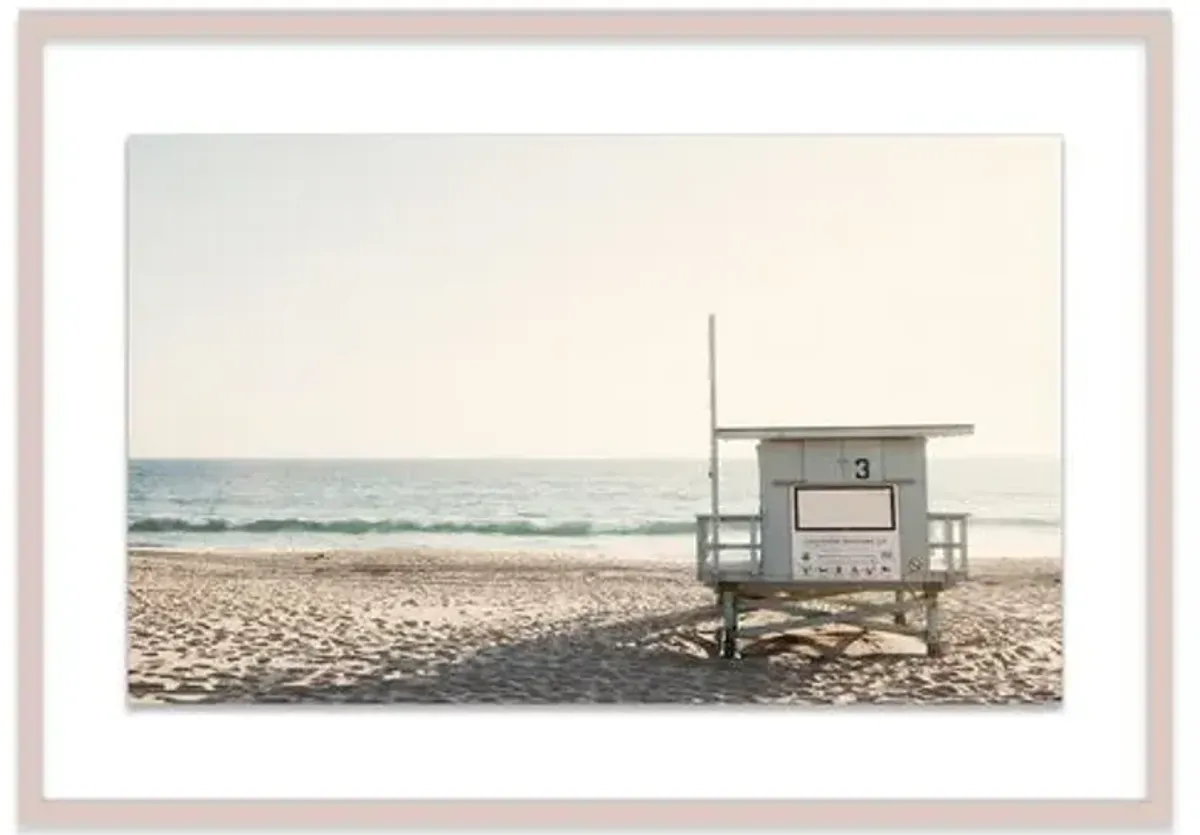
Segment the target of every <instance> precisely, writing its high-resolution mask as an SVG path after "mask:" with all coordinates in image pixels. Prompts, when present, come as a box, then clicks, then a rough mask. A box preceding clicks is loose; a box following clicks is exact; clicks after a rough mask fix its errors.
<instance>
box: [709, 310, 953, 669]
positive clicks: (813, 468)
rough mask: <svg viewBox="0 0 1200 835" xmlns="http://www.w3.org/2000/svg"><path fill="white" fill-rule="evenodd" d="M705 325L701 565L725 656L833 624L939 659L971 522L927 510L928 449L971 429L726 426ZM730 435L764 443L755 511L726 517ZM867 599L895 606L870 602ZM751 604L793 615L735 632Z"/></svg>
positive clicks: (712, 335) (712, 330)
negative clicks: (747, 644)
mask: <svg viewBox="0 0 1200 835" xmlns="http://www.w3.org/2000/svg"><path fill="white" fill-rule="evenodd" d="M708 327H709V389H710V400H709V403H710V409H709V412H710V430H711V436H710V468H709V479H710V482H711V490H712V493H711V498H712V507H711V512H710V513H708V514H704V515H701V516H698V517H697V528H696V564H697V576H698V578H699V579H700V580H701V581H702V582H704V583H706V584H707V585H709V586H710V587H712V588H713V589H715V590H716V593H717V597H718V601H719V603H720V606H721V611H722V621H723V624H722V629H721V632H720V639H719V645H720V651H721V655H722V656H723V657H725V658H731V657H734V656H736V655H737V654H738V651H739V643H738V642H739V639H740V638H744V637H745V638H749V637H758V636H761V635H764V634H768V633H771V632H779V633H782V632H786V631H788V630H794V629H800V628H812V627H817V626H824V625H828V624H834V623H837V624H849V625H852V626H855V627H858V629H859V630H860V631H859V632H857V633H851V635H850V638H849V640H847V641H844V642H843V644H842V646H841V647H840V648H844V646H845V645H847V644H848V643H851V642H853V640H857V638H859V637H861V636H862V635H863V634H865V633H866V632H867V631H877V632H894V633H900V634H905V635H913V636H917V637H920V638H923V639H924V641H925V645H926V648H927V652H928V654H930V655H938V654H940V653H941V651H942V645H941V638H940V624H939V612H938V594H939V593H940V592H942V591H944V590H946V589H947V588H949V587H951V586H953V585H954V584H955V583H957V582H959V581H961V580H965V579H966V578H967V519H968V516H967V514H963V513H936V514H935V513H929V510H928V505H929V502H928V489H927V480H926V464H925V449H926V446H927V443H928V440H929V439H930V438H936V437H946V436H962V435H970V434H971V433H972V432H973V427H971V426H970V425H962V424H952V425H931V426H826V427H811V426H808V427H722V426H720V425H719V424H718V422H717V374H716V320H715V317H712V316H710V317H709V320H708ZM724 440H743V441H746V440H750V441H757V442H758V474H759V512H758V513H757V514H751V515H723V514H722V513H721V509H720V455H719V451H720V442H721V441H724ZM727 531H734V532H736V531H740V532H741V533H742V536H741V537H739V538H737V539H734V538H733V537H730V538H726V536H725V535H724V534H725V533H726V532H727ZM739 552H740V554H739ZM870 592H885V593H890V594H889V595H887V596H889V597H890V598H891V599H890V600H887V601H885V602H879V601H878V600H877V599H876V600H863V599H862V598H863V596H864V593H870ZM818 603H819V604H820V605H823V606H824V608H816V607H815V605H816V604H818ZM756 609H767V610H774V611H780V612H783V613H785V614H787V615H790V617H789V618H788V619H786V620H784V621H782V622H775V623H771V624H769V625H763V626H753V627H747V628H744V629H740V628H739V621H740V617H741V615H742V614H744V613H746V612H749V611H752V610H756ZM914 610H923V612H924V623H923V624H922V625H921V626H920V627H916V626H912V625H910V624H909V619H908V614H909V613H910V612H912V611H914ZM889 616H890V619H888V618H889ZM881 618H882V619H881Z"/></svg>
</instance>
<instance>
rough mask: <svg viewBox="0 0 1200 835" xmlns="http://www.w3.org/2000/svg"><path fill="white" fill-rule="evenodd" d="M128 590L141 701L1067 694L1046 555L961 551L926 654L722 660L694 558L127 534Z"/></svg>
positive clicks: (874, 644) (885, 647)
mask: <svg viewBox="0 0 1200 835" xmlns="http://www.w3.org/2000/svg"><path fill="white" fill-rule="evenodd" d="M128 599H129V608H128V634H129V647H128V675H127V682H128V695H129V698H130V700H131V702H133V703H134V704H138V705H143V704H160V703H224V704H229V703H236V704H246V703H329V702H338V703H366V702H370V703H379V702H384V703H396V702H422V703H460V704H496V703H508V704H564V703H566V704H580V703H584V704H602V703H620V704H689V703H700V704H713V703H740V704H846V703H856V702H860V703H861V702H869V703H880V704H943V703H957V704H1026V705H1029V704H1051V705H1054V704H1060V703H1061V698H1062V617H1061V616H1062V595H1061V561H1060V560H1058V559H1054V558H1042V559H1037V558H1026V557H1017V558H1007V559H1003V558H1001V559H983V558H980V559H978V560H973V561H972V579H971V580H969V581H967V582H965V583H964V584H962V585H960V586H957V587H955V588H953V589H951V590H950V591H948V592H946V593H945V594H944V596H943V598H942V599H943V612H944V614H943V627H944V635H945V637H946V639H947V643H948V651H947V653H946V655H945V656H943V657H941V658H937V659H930V658H927V657H925V655H924V652H923V648H918V647H914V646H913V645H912V644H913V643H914V642H913V641H912V640H911V639H905V638H901V637H900V636H894V635H889V634H886V633H870V634H869V635H868V636H866V637H864V638H863V639H862V640H860V641H858V642H856V643H855V644H854V645H852V646H851V648H849V649H847V650H846V652H845V653H844V654H843V655H842V656H840V657H837V658H833V659H831V660H828V661H821V660H820V659H819V658H816V657H815V656H814V654H813V653H811V652H808V651H806V649H805V647H804V646H803V645H797V646H795V647H792V648H791V649H788V650H787V651H779V652H770V653H765V654H763V655H761V656H754V657H750V656H748V657H746V658H744V659H742V660H739V661H723V660H720V659H715V658H713V657H711V655H710V653H709V652H708V651H707V649H706V643H705V642H706V641H707V640H708V639H709V638H710V637H711V635H710V633H711V631H712V630H713V629H715V627H716V625H717V624H718V623H719V616H718V614H717V612H716V611H715V606H714V603H713V597H712V592H711V590H710V589H708V588H707V587H705V586H704V585H702V584H701V583H699V582H698V581H697V580H695V578H694V562H692V561H690V560H686V561H681V560H670V559H668V560H665V561H664V560H657V561H655V560H643V559H632V560H631V559H620V558H615V557H605V556H603V555H595V556H593V557H591V558H588V557H581V556H579V555H576V554H562V553H555V552H549V551H547V552H528V551H517V550H513V551H466V550H461V549H459V550H444V549H395V548H387V549H369V550H347V549H343V550H321V549H306V550H304V551H300V550H296V551H282V552H281V551H278V550H265V551H256V552H247V551H245V550H221V551H195V550H187V549H167V550H159V549H132V548H131V549H129V598H128ZM817 632H820V630H816V631H814V634H815V635H816V637H817V638H821V635H819V634H816V633H817ZM893 639H895V640H893ZM916 643H919V642H916Z"/></svg>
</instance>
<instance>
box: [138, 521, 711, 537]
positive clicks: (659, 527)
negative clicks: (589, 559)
mask: <svg viewBox="0 0 1200 835" xmlns="http://www.w3.org/2000/svg"><path fill="white" fill-rule="evenodd" d="M694 530H695V523H694V522H692V521H668V520H659V521H652V522H644V523H640V524H635V525H627V526H621V525H613V526H606V525H604V524H598V523H594V522H585V521H572V522H558V523H545V524H538V523H536V522H531V521H528V520H514V521H505V522H451V521H444V522H416V521H411V520H405V519H382V520H373V519H300V518H294V517H290V518H268V519H254V520H251V521H248V522H235V521H231V520H229V519H221V518H210V519H183V518H179V517H174V516H151V517H146V518H143V519H137V520H135V521H133V522H131V523H130V524H129V531H130V532H136V533H226V532H230V533H332V534H372V533H443V534H455V533H459V534H478V535H483V536H525V537H531V536H536V537H555V536H559V537H586V536H678V535H680V534H688V533H691V532H692V531H694Z"/></svg>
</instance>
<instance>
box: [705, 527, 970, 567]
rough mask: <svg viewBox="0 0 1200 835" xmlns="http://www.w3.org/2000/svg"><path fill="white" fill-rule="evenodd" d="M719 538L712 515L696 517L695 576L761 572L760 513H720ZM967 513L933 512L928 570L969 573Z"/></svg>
mask: <svg viewBox="0 0 1200 835" xmlns="http://www.w3.org/2000/svg"><path fill="white" fill-rule="evenodd" d="M719 518H720V526H721V529H720V537H719V539H718V540H717V542H716V545H715V547H714V543H713V539H714V537H713V527H714V526H713V516H712V514H707V513H706V514H701V515H699V516H697V517H696V577H697V579H699V580H702V581H703V580H707V579H709V578H711V577H714V576H720V575H721V574H722V573H726V574H738V575H746V574H748V575H751V576H753V575H758V574H761V573H762V517H761V516H759V515H758V514H749V513H746V514H729V515H726V514H721V516H720V517H719ZM969 518H970V516H969V514H966V513H930V514H928V516H927V519H928V525H929V527H928V534H927V541H928V543H929V570H930V571H938V572H942V571H944V572H946V574H947V575H949V576H950V577H951V578H952V579H955V580H965V579H966V578H967V574H968V559H967V555H968V550H967V520H968V519H969Z"/></svg>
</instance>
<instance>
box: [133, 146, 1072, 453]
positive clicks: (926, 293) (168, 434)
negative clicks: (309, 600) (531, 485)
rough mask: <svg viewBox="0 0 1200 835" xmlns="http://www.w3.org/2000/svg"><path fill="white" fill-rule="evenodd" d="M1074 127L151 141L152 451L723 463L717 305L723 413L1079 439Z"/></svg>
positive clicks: (136, 224)
mask: <svg viewBox="0 0 1200 835" xmlns="http://www.w3.org/2000/svg"><path fill="white" fill-rule="evenodd" d="M1061 153H1062V148H1061V144H1060V142H1059V140H1058V139H1056V138H996V139H991V138H936V139H926V138H865V137H864V138H836V137H826V138H819V137H782V136H781V137H749V136H745V137H701V136H696V137H632V136H624V137H621V136H612V137H601V136H579V137H574V136H555V137H551V136H545V137H532V136H531V137H515V136H514V137H492V136H455V137H434V136H428V137H416V136H274V137H267V136H161V137H160V136H144V137H135V138H133V139H131V140H130V143H129V155H128V159H129V201H130V203H129V217H130V228H129V268H130V316H131V319H130V341H131V358H130V361H131V376H130V387H131V391H130V395H131V427H130V433H131V434H130V453H131V455H133V456H134V457H310V456H315V457H406V458H411V457H464V458H465V457H474V456H534V457H596V456H599V457H606V456H612V457H691V458H702V457H704V456H705V455H706V454H707V442H708V441H707V431H708V415H707V411H706V409H707V402H708V388H707V378H706V370H707V356H706V327H707V324H706V316H707V314H708V313H709V312H713V313H716V314H717V323H718V342H719V357H720V410H721V422H722V423H723V424H783V425H811V424H839V425H841V424H877V423H959V422H961V423H974V424H975V426H976V436H975V437H974V438H972V439H970V440H961V441H946V442H942V444H943V446H942V448H943V449H944V450H945V451H946V453H947V454H954V455H971V454H988V455H1008V454H1050V455H1057V454H1058V452H1059V427H1060V397H1059V390H1060V373H1061V371H1060V369H1061V362H1060V348H1059V343H1060V287H1061V282H1060V250H1061V240H1060V238H1061V222H1060V208H1061V207H1060V201H1061ZM730 451H731V452H733V453H734V454H736V452H737V450H736V449H734V448H731V450H730ZM744 451H745V452H749V451H750V450H749V449H746V450H744Z"/></svg>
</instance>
